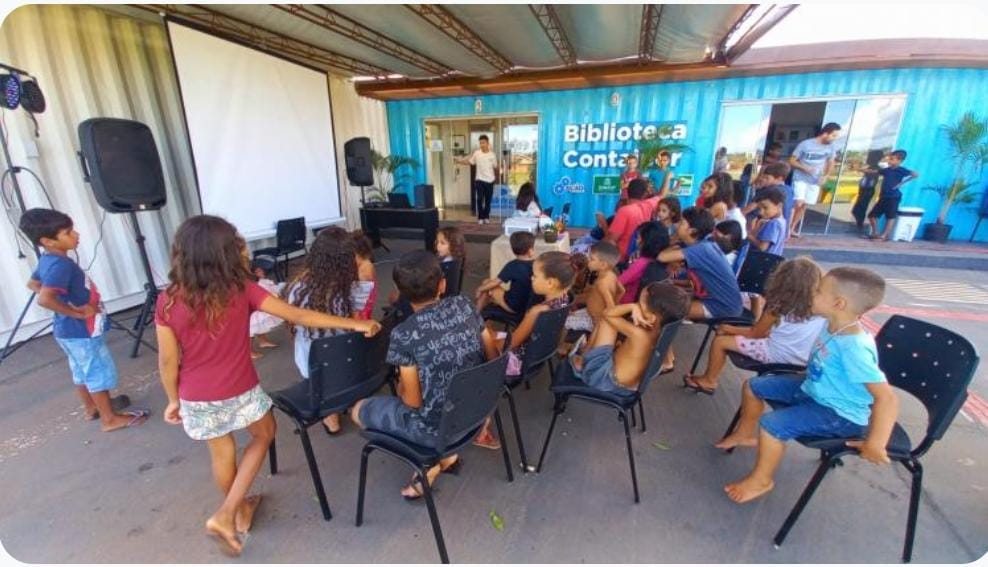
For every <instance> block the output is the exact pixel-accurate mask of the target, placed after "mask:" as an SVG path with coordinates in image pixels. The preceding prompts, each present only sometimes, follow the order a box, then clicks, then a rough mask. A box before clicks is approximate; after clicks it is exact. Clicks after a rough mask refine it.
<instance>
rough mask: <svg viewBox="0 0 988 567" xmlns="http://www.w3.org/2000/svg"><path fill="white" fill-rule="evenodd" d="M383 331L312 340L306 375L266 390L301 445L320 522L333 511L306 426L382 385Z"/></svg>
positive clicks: (273, 456) (273, 462)
mask: <svg viewBox="0 0 988 567" xmlns="http://www.w3.org/2000/svg"><path fill="white" fill-rule="evenodd" d="M387 346H388V334H386V333H384V332H381V333H378V334H377V335H375V336H374V337H373V338H372V339H367V338H365V337H364V336H363V335H362V334H360V333H346V334H342V335H336V336H332V337H326V338H322V339H316V340H314V341H312V347H311V350H310V351H309V379H308V380H302V381H300V382H299V383H298V384H295V385H293V386H290V387H288V388H285V389H283V390H278V391H277V392H272V393H271V394H270V396H271V400H272V401H273V402H274V406H275V407H276V408H278V409H279V410H281V411H282V412H283V413H284V414H285V415H287V416H288V417H289V418H291V420H292V421H293V422H294V423H295V429H296V432H297V433H298V435H299V437H300V438H301V440H302V450H303V451H304V452H305V460H306V461H307V462H308V465H309V473H310V474H311V475H312V484H313V485H314V486H315V489H316V497H317V499H318V500H319V507H320V508H321V509H322V515H323V518H325V519H326V521H329V520H331V519H332V517H333V515H332V513H331V512H330V509H329V502H328V501H327V499H326V490H325V488H324V487H323V483H322V477H321V476H320V474H319V465H318V463H317V462H316V457H315V454H314V453H313V451H312V442H311V441H310V440H309V433H308V429H309V428H310V427H312V426H313V425H315V424H317V423H319V422H320V421H322V419H323V418H324V417H326V416H328V415H330V414H334V413H341V412H343V411H344V410H346V409H347V408H349V407H350V406H352V405H353V404H354V403H355V402H356V401H357V400H360V399H363V398H366V397H368V396H370V395H371V394H373V393H374V392H376V391H377V390H378V389H380V388H381V386H382V385H384V382H385V380H386V379H387V369H388V367H387V366H386V365H385V364H384V358H385V353H386V351H387ZM269 451H270V454H269V456H270V459H269V460H270V461H271V474H277V472H278V466H277V456H276V455H277V453H276V448H275V443H274V442H272V443H271V448H270V450H269Z"/></svg>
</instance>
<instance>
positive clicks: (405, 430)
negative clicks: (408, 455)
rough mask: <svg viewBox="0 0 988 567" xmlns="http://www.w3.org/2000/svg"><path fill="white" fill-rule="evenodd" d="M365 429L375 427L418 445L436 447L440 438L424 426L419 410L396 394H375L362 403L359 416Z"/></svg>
mask: <svg viewBox="0 0 988 567" xmlns="http://www.w3.org/2000/svg"><path fill="white" fill-rule="evenodd" d="M357 419H359V420H360V423H361V424H362V425H363V426H364V429H375V430H377V431H381V432H383V433H387V434H389V435H394V436H395V437H400V438H402V439H404V440H406V441H411V442H412V443H415V444H416V445H423V446H425V447H435V446H436V443H437V442H438V440H439V438H438V436H437V435H435V434H432V433H430V432H429V431H427V430H425V428H424V427H422V423H421V419H420V417H419V415H418V412H417V411H416V410H414V409H412V408H410V407H408V406H406V405H405V404H403V403H402V401H401V399H400V398H397V397H395V396H374V397H373V398H367V399H366V400H364V403H363V404H361V405H360V415H358V416H357Z"/></svg>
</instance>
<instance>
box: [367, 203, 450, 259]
mask: <svg viewBox="0 0 988 567" xmlns="http://www.w3.org/2000/svg"><path fill="white" fill-rule="evenodd" d="M360 226H361V228H362V229H363V231H364V233H365V234H366V235H367V236H368V237H370V239H371V242H373V243H374V247H375V248H376V247H378V246H384V245H383V244H382V243H381V229H382V228H420V229H422V231H423V233H424V234H423V239H424V241H425V249H426V250H432V251H435V247H436V233H437V232H438V231H439V209H437V208H435V207H433V208H431V209H396V208H393V207H364V208H361V209H360Z"/></svg>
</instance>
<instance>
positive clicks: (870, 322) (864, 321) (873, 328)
mask: <svg viewBox="0 0 988 567" xmlns="http://www.w3.org/2000/svg"><path fill="white" fill-rule="evenodd" d="M861 326H862V327H864V328H865V330H866V331H868V332H869V333H871V334H872V335H877V334H878V330H879V329H881V328H882V326H881V325H879V324H878V323H877V322H875V320H874V319H872V318H871V317H869V316H867V315H862V316H861Z"/></svg>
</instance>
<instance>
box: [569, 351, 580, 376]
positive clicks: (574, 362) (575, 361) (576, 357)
mask: <svg viewBox="0 0 988 567" xmlns="http://www.w3.org/2000/svg"><path fill="white" fill-rule="evenodd" d="M569 363H570V364H572V365H573V370H576V371H577V372H581V371H582V370H583V355H582V354H574V355H573V356H571V357H569Z"/></svg>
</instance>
